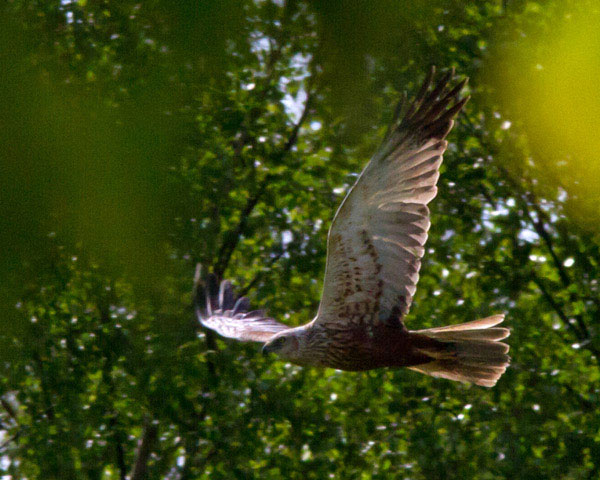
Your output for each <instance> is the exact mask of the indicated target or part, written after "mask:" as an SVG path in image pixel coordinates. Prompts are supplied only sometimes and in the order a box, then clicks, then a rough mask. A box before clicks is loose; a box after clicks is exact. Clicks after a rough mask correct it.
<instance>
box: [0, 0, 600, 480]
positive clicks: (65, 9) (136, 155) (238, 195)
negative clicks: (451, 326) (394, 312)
mask: <svg viewBox="0 0 600 480" xmlns="http://www.w3.org/2000/svg"><path fill="white" fill-rule="evenodd" d="M599 25H600V5H599V4H598V2H596V1H593V0H584V1H579V0H577V1H576V0H540V1H537V2H536V1H529V0H504V1H499V0H498V1H477V2H462V1H456V0H448V1H443V0H435V1H416V2H409V1H400V0H382V1H379V2H367V1H365V2H360V1H357V2H341V1H327V2H318V1H312V0H304V1H303V0H285V1H284V0H220V1H214V2H211V1H205V2H199V1H197V0H180V1H177V2H167V1H164V0H152V1H147V2H143V1H131V0H120V1H114V0H102V1H99V0H78V1H75V0H73V1H69V0H62V1H58V0H50V1H45V2H38V1H33V0H9V1H7V2H4V3H2V5H1V6H0V38H1V40H2V41H1V42H0V158H1V165H2V175H0V205H2V212H3V214H2V216H1V217H0V242H1V245H2V249H3V255H2V257H1V258H0V280H1V281H2V284H3V288H2V290H1V291H0V313H1V317H0V318H1V320H0V326H1V327H2V330H1V331H0V340H1V348H2V350H1V352H2V363H1V366H2V375H1V376H0V403H1V407H2V408H1V409H0V410H1V411H0V429H1V430H0V437H1V439H0V450H1V451H0V455H1V457H0V471H2V473H3V474H4V475H7V477H6V478H15V479H16V478H30V479H34V478H44V479H46V478H60V479H66V478H74V479H80V478H81V479H83V478H92V479H94V478H96V479H104V478H106V479H113V478H114V479H124V478H126V477H127V476H129V478H132V479H140V478H156V479H158V478H173V479H179V478H180V479H202V478H224V479H230V478H240V479H242V478H243V479H246V478H261V479H263V478H264V479H270V478H272V479H280V478H298V479H308V478H314V479H322V478H341V479H354V478H356V479H370V478H378V479H388V478H412V479H429V478H456V479H465V478H473V479H493V478H528V479H530V478H573V479H579V478H581V479H584V478H585V479H592V478H598V476H599V475H600V436H599V434H598V432H599V431H600V416H598V413H597V412H598V409H599V408H600V292H599V286H598V278H599V277H600V228H599V217H600V213H599V211H598V203H599V200H600V198H599V193H598V192H600V157H599V155H598V151H600V144H599V140H598V135H597V131H596V130H597V126H598V125H599V124H600V119H599V118H598V112H599V111H600V95H599V94H598V88H597V85H596V83H597V81H596V79H597V78H598V77H599V76H600V60H599V57H598V51H600V50H599V46H600V45H599V44H598V42H599V41H600V40H599V39H600V27H599ZM432 64H435V65H437V66H438V67H440V68H448V67H455V68H456V70H457V72H459V73H460V74H461V75H465V76H468V77H470V84H469V85H470V86H469V90H470V91H469V93H470V94H471V95H472V99H471V102H470V103H469V104H468V105H467V108H466V111H465V112H464V113H463V114H461V116H460V117H459V119H458V122H457V124H456V126H455V129H454V131H453V132H452V134H451V135H450V137H449V140H450V146H449V149H448V152H447V153H446V155H445V161H444V164H443V166H442V170H441V173H442V175H441V178H440V182H439V194H438V197H437V198H436V199H435V200H434V202H433V203H432V204H431V208H432V229H431V231H430V237H429V243H428V249H427V252H426V255H425V258H424V261H423V266H422V269H421V280H420V282H419V286H418V289H417V294H416V297H415V302H414V305H413V308H412V311H411V313H410V315H409V317H408V319H407V322H408V326H409V327H410V328H423V327H427V326H434V325H442V324H447V323H458V322H461V321H468V320H472V319H475V318H478V317H483V316H487V315H491V314H493V313H498V312H506V314H507V324H508V326H509V327H510V328H511V330H512V335H511V337H510V338H509V343H510V344H511V346H512V349H511V355H512V358H513V363H512V366H511V367H510V369H509V370H508V371H507V373H506V374H505V375H504V376H503V377H502V379H501V380H500V381H499V383H498V385H497V386H496V387H495V388H493V389H489V390H488V389H483V388H480V387H474V386H469V385H464V384H457V383H453V382H449V381H444V380H436V379H433V378H429V377H425V376H422V375H419V374H416V373H413V372H410V371H408V370H379V371H372V372H367V373H342V372H338V371H334V370H326V371H319V370H316V369H310V368H306V369H302V368H299V367H293V366H290V365H287V364H284V363H282V362H277V361H273V359H264V358H262V356H260V355H259V349H258V348H257V347H256V345H246V344H238V343H235V342H228V341H226V340H222V339H220V338H219V339H217V338H215V337H214V336H213V335H212V334H210V333H207V332H203V331H201V330H200V328H199V325H198V324H197V322H196V320H195V318H194V317H193V312H192V309H191V289H192V281H193V277H194V272H195V269H196V265H197V264H200V265H201V266H202V270H203V272H204V273H206V272H209V271H212V272H214V273H216V275H217V276H219V277H221V278H230V279H232V280H233V281H234V283H235V285H236V286H237V288H238V290H239V291H240V292H242V293H245V294H247V295H249V297H250V298H251V300H252V303H253V304H254V305H255V306H256V307H265V306H268V308H269V313H270V314H271V315H272V316H274V317H275V318H278V319H280V320H282V321H285V322H287V323H289V324H290V325H298V324H301V323H305V322H306V321H308V320H310V319H311V318H312V315H314V314H315V311H316V307H317V305H318V300H319V295H320V289H321V285H322V278H323V271H324V262H325V255H326V244H325V242H326V235H327V230H328V226H329V223H330V221H331V219H332V216H333V214H334V212H335V209H336V208H337V206H338V204H339V203H340V201H341V200H342V198H343V197H344V195H345V193H346V192H347V190H348V188H349V187H350V186H351V185H352V183H353V182H354V181H355V179H356V176H357V174H358V173H359V172H360V170H361V169H362V167H363V166H364V165H365V163H366V161H367V160H368V158H369V156H370V155H371V154H372V153H373V151H374V150H375V149H376V148H377V146H378V144H379V142H380V141H381V139H382V137H383V135H384V132H385V128H386V125H387V122H389V120H390V119H391V117H392V114H393V107H394V104H395V102H396V100H397V99H398V98H399V96H400V95H401V93H402V92H403V91H407V92H409V93H415V89H416V87H417V86H418V84H419V82H420V81H421V80H422V78H423V76H424V74H425V72H426V71H427V69H428V68H429V66H430V65H432Z"/></svg>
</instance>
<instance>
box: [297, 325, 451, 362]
mask: <svg viewBox="0 0 600 480" xmlns="http://www.w3.org/2000/svg"><path fill="white" fill-rule="evenodd" d="M312 328H313V329H315V328H319V327H318V326H313V327H312ZM324 330H325V331H323V332H319V333H320V334H316V335H315V334H314V333H313V332H310V329H309V332H308V344H309V345H310V347H311V349H312V351H313V352H315V353H316V354H315V355H313V356H312V357H309V358H308V361H307V362H303V364H304V365H318V366H326V367H330V368H336V369H338V370H346V371H355V372H356V371H364V370H372V369H375V368H382V367H411V366H416V365H422V364H425V363H428V362H431V361H432V360H433V358H432V357H431V356H430V355H428V354H426V353H425V351H429V352H431V351H440V352H442V351H444V350H446V349H447V346H448V344H445V343H442V342H438V341H437V340H434V339H432V338H429V337H427V336H425V335H420V334H418V333H415V332H409V331H408V330H407V329H406V328H405V327H404V325H402V324H400V323H399V324H398V326H388V325H384V324H380V325H378V326H372V327H371V326H370V327H367V328H365V327H363V326H357V327H356V328H353V329H351V330H346V329H344V330H330V329H324ZM311 334H313V335H311ZM322 334H324V335H325V336H327V337H328V339H329V341H328V342H325V343H321V342H320V338H319V337H321V335H322ZM311 337H315V339H316V338H319V339H318V340H317V341H316V342H311ZM317 342H318V343H319V344H320V345H325V348H319V347H317V346H316V343H317ZM349 351H350V352H352V355H348V352H349Z"/></svg>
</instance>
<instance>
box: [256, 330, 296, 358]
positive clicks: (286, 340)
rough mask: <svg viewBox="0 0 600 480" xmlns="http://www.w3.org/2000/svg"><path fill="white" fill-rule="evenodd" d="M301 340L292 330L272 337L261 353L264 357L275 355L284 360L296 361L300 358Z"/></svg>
mask: <svg viewBox="0 0 600 480" xmlns="http://www.w3.org/2000/svg"><path fill="white" fill-rule="evenodd" d="M300 348H301V338H300V337H299V335H298V333H297V332H295V331H294V330H286V331H283V332H279V333H278V334H277V335H274V336H273V338H271V339H270V340H269V341H268V342H267V343H265V344H264V346H263V348H262V352H263V354H264V355H267V354H269V353H276V354H277V355H279V356H280V357H281V358H284V359H286V360H291V361H294V360H298V358H299V356H300Z"/></svg>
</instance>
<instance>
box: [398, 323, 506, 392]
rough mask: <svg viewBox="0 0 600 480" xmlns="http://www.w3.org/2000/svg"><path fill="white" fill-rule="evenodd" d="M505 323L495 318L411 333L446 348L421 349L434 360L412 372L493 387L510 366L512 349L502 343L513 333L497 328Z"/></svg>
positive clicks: (418, 366)
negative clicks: (510, 350) (422, 336)
mask: <svg viewBox="0 0 600 480" xmlns="http://www.w3.org/2000/svg"><path fill="white" fill-rule="evenodd" d="M503 320H504V315H493V316H491V317H487V318H482V319H479V320H474V321H472V322H467V323H461V324H458V325H448V326H446V327H439V328H429V329H426V330H417V331H415V332H411V334H418V335H424V336H426V337H429V338H433V339H435V340H437V341H439V342H442V348H439V347H434V346H432V347H423V348H420V349H419V350H420V351H422V352H423V353H425V354H427V355H428V356H430V357H431V358H432V359H433V360H432V361H431V362H429V363H424V364H421V365H417V366H414V367H409V368H411V369H412V370H415V371H417V372H421V373H424V374H426V375H431V376H433V377H440V378H447V379H449V380H456V381H459V382H470V383H474V384H476V385H481V386H484V387H493V386H494V385H495V384H496V382H497V381H498V379H499V378H500V377H501V376H502V374H503V373H504V372H505V371H506V367H508V365H509V363H510V357H509V356H508V355H507V353H508V350H509V346H508V345H507V344H505V343H502V342H500V340H502V339H504V338H506V337H508V336H509V335H510V331H509V330H508V329H507V328H502V327H495V325H498V324H499V323H502V321H503Z"/></svg>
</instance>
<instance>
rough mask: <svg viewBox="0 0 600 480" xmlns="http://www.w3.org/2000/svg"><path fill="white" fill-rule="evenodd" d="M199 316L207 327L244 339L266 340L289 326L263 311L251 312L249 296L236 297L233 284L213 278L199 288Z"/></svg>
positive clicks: (196, 306)
mask: <svg viewBox="0 0 600 480" xmlns="http://www.w3.org/2000/svg"><path fill="white" fill-rule="evenodd" d="M194 306H195V310H196V316H197V317H198V320H199V321H200V323H201V324H202V325H203V326H205V327H206V328H210V329H211V330H214V331H215V332H217V333H218V334H219V335H222V336H224V337H227V338H235V339H236V340H240V341H242V342H266V341H268V340H269V339H270V338H271V337H272V336H273V335H275V334H276V333H277V332H281V331H282V330H287V329H289V327H288V326H287V325H284V324H283V323H279V322H278V321H276V320H274V319H272V318H268V317H266V316H265V312H264V311H262V310H255V311H251V312H249V311H248V309H249V307H250V302H249V301H248V299H247V298H245V297H240V298H238V299H237V300H236V299H235V296H234V293H233V288H232V286H231V283H230V282H229V281H227V280H225V281H223V282H221V286H220V288H217V283H216V279H215V278H214V277H212V276H211V277H209V279H208V281H207V285H206V286H204V287H203V286H200V287H199V288H197V289H196V292H195V296H194Z"/></svg>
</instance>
